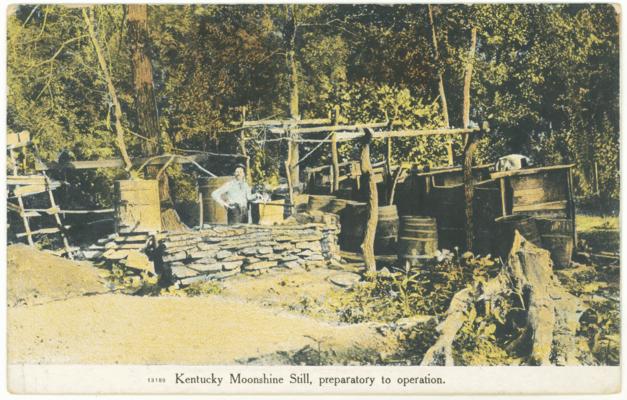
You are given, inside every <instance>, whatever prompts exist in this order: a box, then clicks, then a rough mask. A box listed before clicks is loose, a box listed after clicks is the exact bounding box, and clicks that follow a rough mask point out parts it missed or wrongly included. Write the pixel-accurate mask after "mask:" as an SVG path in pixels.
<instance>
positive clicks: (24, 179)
mask: <svg viewBox="0 0 627 400" xmlns="http://www.w3.org/2000/svg"><path fill="white" fill-rule="evenodd" d="M45 184H46V178H45V177H43V176H41V175H24V176H20V175H9V176H7V185H9V186H15V185H45Z"/></svg>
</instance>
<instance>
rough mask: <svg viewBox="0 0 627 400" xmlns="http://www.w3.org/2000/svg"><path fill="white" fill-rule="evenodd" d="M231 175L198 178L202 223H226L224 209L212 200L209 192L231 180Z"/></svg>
mask: <svg viewBox="0 0 627 400" xmlns="http://www.w3.org/2000/svg"><path fill="white" fill-rule="evenodd" d="M233 179H234V178H233V177H232V176H214V177H202V178H198V191H199V192H200V194H201V195H202V215H203V223H204V224H226V223H228V218H227V214H226V209H225V208H224V207H222V206H221V205H220V204H218V202H216V201H215V200H213V198H212V197H211V193H213V191H214V190H216V189H218V188H219V187H220V186H222V185H224V184H225V183H227V182H229V181H231V180H233Z"/></svg>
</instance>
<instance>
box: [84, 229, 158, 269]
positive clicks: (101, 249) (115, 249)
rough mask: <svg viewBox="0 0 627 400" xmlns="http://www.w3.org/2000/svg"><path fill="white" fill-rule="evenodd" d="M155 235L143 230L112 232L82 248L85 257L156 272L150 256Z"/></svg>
mask: <svg viewBox="0 0 627 400" xmlns="http://www.w3.org/2000/svg"><path fill="white" fill-rule="evenodd" d="M154 239H155V237H154V236H153V235H151V234H148V233H143V232H129V233H120V234H117V235H116V234H112V235H109V236H107V237H105V238H102V239H99V240H98V241H97V242H96V243H94V244H92V245H91V246H89V247H88V248H86V249H83V250H82V254H83V258H85V259H87V260H93V261H104V262H110V263H117V264H121V265H124V266H125V267H128V268H132V269H135V270H141V271H148V272H151V273H155V269H154V264H153V262H152V261H151V260H150V258H149V257H148V254H150V252H151V249H152V247H153V244H154Z"/></svg>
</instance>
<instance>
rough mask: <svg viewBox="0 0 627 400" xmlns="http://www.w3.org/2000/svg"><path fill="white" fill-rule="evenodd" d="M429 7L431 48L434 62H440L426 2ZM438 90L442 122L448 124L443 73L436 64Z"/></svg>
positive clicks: (431, 17) (430, 18) (431, 16)
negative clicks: (433, 52) (433, 53)
mask: <svg viewBox="0 0 627 400" xmlns="http://www.w3.org/2000/svg"><path fill="white" fill-rule="evenodd" d="M427 7H428V8H429V22H430V23H431V38H432V40H433V49H434V51H435V62H436V64H439V62H440V51H439V50H438V38H437V35H436V33H435V24H434V23H433V9H432V7H431V4H428V5H427ZM438 91H439V94H440V104H441V105H442V116H443V117H444V124H445V125H446V126H447V127H448V126H450V123H449V118H448V104H447V103H446V92H445V91H444V73H443V72H442V71H440V70H439V65H438Z"/></svg>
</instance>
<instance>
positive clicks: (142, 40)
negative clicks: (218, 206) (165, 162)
mask: <svg viewBox="0 0 627 400" xmlns="http://www.w3.org/2000/svg"><path fill="white" fill-rule="evenodd" d="M126 7H127V18H128V42H129V47H130V50H131V62H132V67H133V68H132V70H133V86H134V89H135V111H136V113H137V128H138V131H139V132H138V133H139V134H140V135H142V136H144V137H145V138H146V139H145V140H142V141H141V146H142V152H143V154H144V156H145V157H151V156H154V155H157V154H159V153H160V152H161V151H162V142H161V129H160V127H159V112H158V109H157V100H156V98H155V90H154V84H153V79H152V65H151V64H150V59H149V58H148V47H149V44H150V38H149V36H148V6H147V5H146V4H129V5H127V6H126ZM158 172H159V166H147V167H146V178H147V179H155V178H156V177H157V173H158ZM159 198H160V200H161V209H162V211H163V213H162V220H163V221H162V222H163V226H164V229H178V228H180V227H181V226H180V219H179V218H178V215H174V214H176V211H174V209H173V207H174V204H173V201H172V198H171V196H170V185H169V181H168V175H167V171H164V172H163V173H162V174H161V176H160V177H159Z"/></svg>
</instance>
